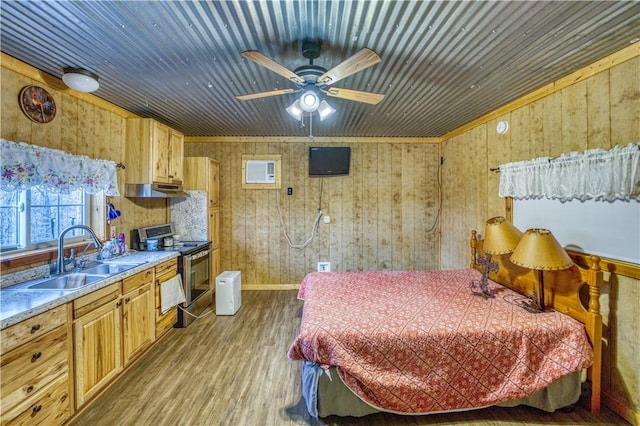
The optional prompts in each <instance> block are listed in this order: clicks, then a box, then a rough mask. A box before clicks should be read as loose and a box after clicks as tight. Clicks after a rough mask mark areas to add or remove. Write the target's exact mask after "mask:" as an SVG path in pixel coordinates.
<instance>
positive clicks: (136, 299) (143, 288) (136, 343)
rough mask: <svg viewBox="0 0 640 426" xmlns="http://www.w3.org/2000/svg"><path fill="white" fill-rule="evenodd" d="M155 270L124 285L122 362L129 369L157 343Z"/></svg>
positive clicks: (124, 281) (123, 282) (142, 273)
mask: <svg viewBox="0 0 640 426" xmlns="http://www.w3.org/2000/svg"><path fill="white" fill-rule="evenodd" d="M153 277H154V271H153V269H148V270H147V271H144V272H140V273H138V274H136V275H133V276H132V277H129V278H125V279H124V280H123V281H122V291H123V293H124V295H123V296H122V358H123V364H124V365H125V366H126V365H127V364H128V363H129V361H131V360H132V359H133V358H135V357H136V356H137V355H138V354H140V353H142V352H143V351H144V350H145V349H146V348H148V347H149V346H150V345H151V344H152V343H153V342H154V340H155V339H156V324H155V315H154V307H155V303H154V296H155V293H154V292H153V291H152V288H153Z"/></svg>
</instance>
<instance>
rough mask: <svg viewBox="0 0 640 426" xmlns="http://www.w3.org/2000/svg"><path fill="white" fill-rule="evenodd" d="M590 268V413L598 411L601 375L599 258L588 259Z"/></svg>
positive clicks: (587, 326)
mask: <svg viewBox="0 0 640 426" xmlns="http://www.w3.org/2000/svg"><path fill="white" fill-rule="evenodd" d="M590 261H591V266H590V267H589V272H588V277H589V280H588V283H589V314H590V315H589V320H588V321H587V323H586V324H585V325H586V328H587V334H588V335H589V338H590V339H591V344H592V345H593V365H592V366H591V368H589V369H588V370H587V378H588V379H589V380H591V404H590V410H591V412H592V413H597V412H599V411H600V392H601V382H602V379H601V374H602V315H601V314H600V289H601V288H602V280H603V278H602V275H603V274H602V270H601V269H600V258H599V257H598V256H591V257H590Z"/></svg>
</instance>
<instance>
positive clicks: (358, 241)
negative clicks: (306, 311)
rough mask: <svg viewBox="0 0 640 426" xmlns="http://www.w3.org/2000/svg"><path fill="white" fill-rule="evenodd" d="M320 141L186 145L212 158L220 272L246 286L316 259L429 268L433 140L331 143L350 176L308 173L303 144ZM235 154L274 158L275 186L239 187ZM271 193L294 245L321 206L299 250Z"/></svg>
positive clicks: (354, 266) (287, 278) (278, 281)
mask: <svg viewBox="0 0 640 426" xmlns="http://www.w3.org/2000/svg"><path fill="white" fill-rule="evenodd" d="M318 145H323V144H322V143H313V142H310V141H309V140H308V139H307V138H300V140H299V141H298V142H296V143H291V142H290V141H287V142H277V141H276V142H274V141H271V142H264V143H263V142H216V143H206V142H202V141H200V142H198V143H185V155H186V156H193V157H197V156H205V157H207V156H208V157H211V158H214V159H217V160H220V205H221V218H220V220H221V241H222V250H221V256H222V258H221V265H222V270H240V271H242V284H243V287H246V288H249V287H254V288H273V287H280V288H284V287H283V286H285V287H286V286H288V287H291V286H294V285H297V284H299V283H300V281H301V280H302V278H303V277H304V276H305V275H306V274H307V273H308V272H312V271H315V270H316V269H317V262H319V261H328V262H331V269H332V270H333V271H350V270H400V269H434V268H437V267H438V238H437V228H436V229H435V230H432V231H429V228H432V227H433V224H434V222H435V220H436V216H437V212H438V206H439V200H438V197H439V195H438V165H439V153H438V145H437V144H428V143H426V144H420V143H415V144H397V143H382V142H381V143H352V142H349V143H346V142H345V143H339V142H336V143H334V144H333V145H335V146H351V170H350V174H349V176H342V177H326V178H310V177H309V176H308V169H307V166H308V150H309V147H310V146H318ZM243 154H279V155H281V156H282V170H281V173H282V188H281V189H280V190H279V191H276V190H253V189H247V190H245V189H242V188H241V180H242V175H241V170H242V155H243ZM289 187H290V188H292V189H293V195H287V188H289ZM321 188H322V200H321ZM276 192H277V193H278V194H276ZM277 195H279V198H280V208H281V211H282V217H283V220H284V224H285V226H286V229H287V231H288V234H289V236H290V239H291V240H292V242H293V243H294V244H300V243H303V242H304V241H306V240H307V239H308V238H309V237H310V236H311V233H312V229H313V224H314V221H315V219H316V217H317V214H318V207H319V206H320V207H321V208H322V211H323V215H328V216H329V217H330V218H331V223H330V224H325V223H324V222H323V221H322V220H321V221H320V224H319V228H318V234H317V236H316V237H315V239H314V241H313V243H312V244H311V245H310V246H308V247H307V248H306V249H302V250H300V249H294V248H290V247H289V245H288V243H287V241H286V239H285V237H284V236H283V232H282V230H281V226H280V219H279V215H278V209H277V204H276V203H277V198H276V196H277Z"/></svg>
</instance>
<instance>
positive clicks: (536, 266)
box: [511, 228, 573, 312]
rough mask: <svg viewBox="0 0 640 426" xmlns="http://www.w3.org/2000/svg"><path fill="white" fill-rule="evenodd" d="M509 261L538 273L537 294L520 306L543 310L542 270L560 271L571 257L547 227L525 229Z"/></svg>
mask: <svg viewBox="0 0 640 426" xmlns="http://www.w3.org/2000/svg"><path fill="white" fill-rule="evenodd" d="M511 262H513V263H514V264H516V265H518V266H522V267H524V268H528V269H533V270H535V271H537V273H538V285H539V295H538V296H537V297H536V294H535V290H534V294H533V296H532V298H531V301H530V302H527V303H523V304H522V305H521V306H522V307H523V308H525V309H527V310H528V311H530V312H544V311H545V300H544V271H560V270H562V269H567V268H570V267H571V266H572V265H573V262H572V261H571V258H570V257H569V255H568V254H567V252H566V251H564V249H563V248H562V246H561V245H560V243H559V242H558V240H556V239H555V237H554V236H553V234H552V233H551V231H549V230H548V229H540V228H533V229H527V231H526V232H525V233H524V235H523V237H522V239H521V240H520V242H519V243H518V246H517V247H516V249H515V250H514V252H513V254H512V255H511Z"/></svg>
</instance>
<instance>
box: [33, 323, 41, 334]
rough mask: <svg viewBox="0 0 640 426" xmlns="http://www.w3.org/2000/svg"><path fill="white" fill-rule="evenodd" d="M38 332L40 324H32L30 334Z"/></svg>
mask: <svg viewBox="0 0 640 426" xmlns="http://www.w3.org/2000/svg"><path fill="white" fill-rule="evenodd" d="M38 330H40V324H34V325H33V326H32V327H31V332H32V333H35V332H36V331H38Z"/></svg>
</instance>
